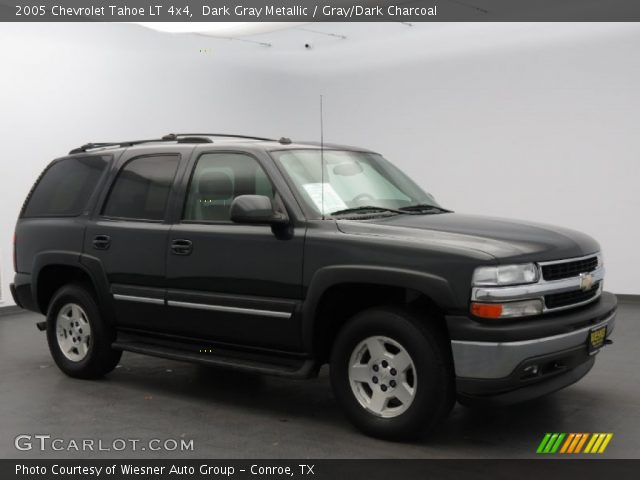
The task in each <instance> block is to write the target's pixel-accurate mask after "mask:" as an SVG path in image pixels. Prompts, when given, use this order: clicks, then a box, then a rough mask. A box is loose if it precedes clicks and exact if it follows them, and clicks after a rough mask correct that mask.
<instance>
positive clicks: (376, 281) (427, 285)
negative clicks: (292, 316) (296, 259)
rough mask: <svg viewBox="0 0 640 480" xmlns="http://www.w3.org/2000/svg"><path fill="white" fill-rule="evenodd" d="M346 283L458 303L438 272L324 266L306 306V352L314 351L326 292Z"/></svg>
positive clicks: (310, 289)
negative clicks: (400, 289) (403, 290)
mask: <svg viewBox="0 0 640 480" xmlns="http://www.w3.org/2000/svg"><path fill="white" fill-rule="evenodd" d="M346 283H364V284H367V283H368V284H371V285H384V286H390V287H403V288H410V289H413V290H416V291H418V292H420V293H422V294H424V295H426V296H428V297H429V298H430V299H431V300H432V301H433V302H434V303H435V304H436V305H438V306H439V307H440V308H441V309H443V310H445V311H446V310H448V309H450V308H451V307H453V306H454V305H455V297H454V293H453V291H452V289H451V286H450V284H449V282H448V281H447V280H446V279H445V278H442V277H439V276H437V275H433V274H429V273H425V272H418V271H414V270H407V269H400V268H391V267H379V266H366V265H339V266H330V267H323V268H321V269H319V270H318V271H317V272H316V273H315V274H314V276H313V278H312V279H311V282H310V284H309V287H308V289H307V293H306V296H305V301H304V303H303V307H302V341H303V345H304V348H305V350H306V351H308V352H311V351H313V344H314V342H313V336H314V331H315V328H316V322H317V321H318V319H317V315H316V314H317V310H318V304H319V302H320V299H321V298H322V295H323V294H324V293H325V292H326V291H327V290H328V289H329V288H331V287H334V286H337V285H340V284H346Z"/></svg>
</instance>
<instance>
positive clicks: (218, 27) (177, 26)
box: [133, 22, 305, 38]
mask: <svg viewBox="0 0 640 480" xmlns="http://www.w3.org/2000/svg"><path fill="white" fill-rule="evenodd" d="M133 23H135V24H136V25H141V26H143V27H146V28H150V29H152V30H156V31H158V32H164V33H199V34H201V35H209V36H211V37H227V38H228V37H238V36H243V35H257V34H260V33H271V32H275V31H277V30H283V29H286V28H293V27H296V26H299V25H305V23H293V22H133Z"/></svg>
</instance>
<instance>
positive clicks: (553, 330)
mask: <svg viewBox="0 0 640 480" xmlns="http://www.w3.org/2000/svg"><path fill="white" fill-rule="evenodd" d="M616 308H617V300H616V297H615V296H614V295H612V294H610V293H607V292H604V293H603V294H602V295H601V297H600V298H599V299H598V300H597V301H595V302H593V303H591V304H589V305H587V306H584V307H582V308H578V309H575V310H571V311H566V312H563V313H558V314H555V315H545V316H543V317H538V318H534V319H529V320H523V321H519V322H510V323H505V322H503V323H501V324H490V323H486V322H485V323H480V322H478V321H476V320H473V319H470V318H468V317H460V316H449V317H447V324H448V326H449V332H450V335H451V338H452V341H451V351H452V354H453V362H454V366H455V372H456V377H457V378H456V383H457V390H458V395H459V397H460V398H463V399H466V400H467V401H468V402H469V403H471V402H472V401H474V400H477V401H478V402H481V403H513V402H518V401H524V400H528V399H530V398H534V397H538V396H541V395H545V394H547V393H551V392H553V391H555V390H558V389H560V388H563V387H565V386H567V385H570V384H571V383H574V382H576V381H577V380H579V379H580V378H582V377H583V376H584V375H586V374H587V373H588V371H589V370H590V369H591V367H592V366H593V363H594V357H595V355H590V354H589V351H588V347H587V337H588V336H589V332H590V331H591V329H593V328H597V327H602V326H606V337H607V338H608V337H609V336H610V335H611V333H612V332H613V329H614V327H615V316H616ZM533 366H535V367H536V370H537V373H536V374H535V375H532V374H531V368H532V367H533Z"/></svg>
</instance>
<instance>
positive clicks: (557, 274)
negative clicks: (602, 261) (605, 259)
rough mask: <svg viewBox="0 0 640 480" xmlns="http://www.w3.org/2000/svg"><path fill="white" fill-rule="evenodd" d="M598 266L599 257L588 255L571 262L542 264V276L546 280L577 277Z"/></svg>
mask: <svg viewBox="0 0 640 480" xmlns="http://www.w3.org/2000/svg"><path fill="white" fill-rule="evenodd" d="M597 267H598V257H597V256H595V255H594V256H593V257H588V258H582V259H579V260H573V261H569V262H559V263H550V264H547V265H543V266H542V278H544V279H545V280H546V281H550V280H561V279H563V278H570V277H577V276H578V275H580V274H581V273H587V272H592V271H593V270H595V269H596V268H597Z"/></svg>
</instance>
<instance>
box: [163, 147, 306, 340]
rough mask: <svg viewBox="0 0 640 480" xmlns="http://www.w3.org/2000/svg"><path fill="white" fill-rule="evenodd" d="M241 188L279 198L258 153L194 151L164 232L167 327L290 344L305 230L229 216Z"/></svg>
mask: <svg viewBox="0 0 640 480" xmlns="http://www.w3.org/2000/svg"><path fill="white" fill-rule="evenodd" d="M246 194H256V195H266V196H269V197H270V198H272V199H273V200H274V201H278V200H277V198H278V194H277V192H276V191H275V189H274V187H273V184H272V182H271V181H270V179H269V178H268V176H267V174H266V173H265V170H264V169H263V168H262V166H261V165H260V163H259V161H258V159H256V158H255V157H253V156H252V155H250V154H248V153H244V152H210V153H202V154H200V155H199V157H198V158H197V159H196V161H195V162H194V168H193V173H192V175H191V178H190V180H189V184H188V187H187V192H186V195H185V199H184V207H183V209H182V214H181V219H180V220H179V221H178V222H177V223H176V224H175V225H174V226H173V227H172V229H171V231H170V234H169V251H168V255H167V287H168V290H167V305H168V310H167V311H168V317H169V327H168V328H169V330H170V331H171V332H173V333H175V334H179V335H182V336H187V337H191V338H197V339H202V340H206V341H213V342H219V343H224V344H241V345H244V346H255V347H260V348H268V349H278V350H289V351H295V350H298V349H299V348H300V343H301V342H300V329H299V324H298V319H297V318H296V310H297V307H298V306H299V304H300V296H301V287H300V286H301V278H302V255H303V237H304V230H303V229H302V228H298V229H293V233H292V234H291V235H288V236H285V237H283V236H281V235H275V234H274V232H273V231H272V228H271V226H269V225H239V224H235V223H233V222H231V221H230V219H229V211H230V207H231V202H232V201H233V199H234V198H235V197H237V196H239V195H246Z"/></svg>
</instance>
